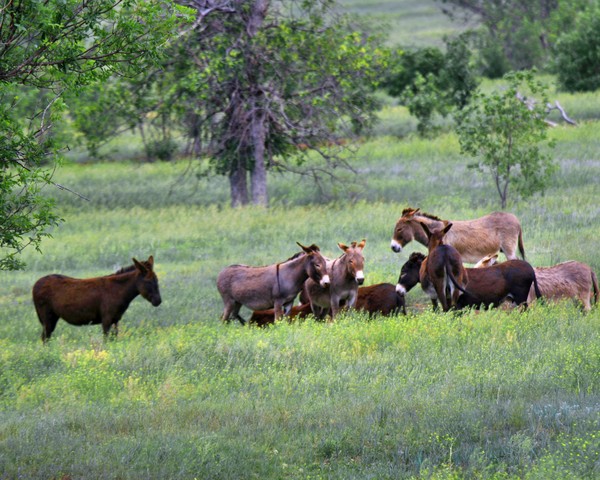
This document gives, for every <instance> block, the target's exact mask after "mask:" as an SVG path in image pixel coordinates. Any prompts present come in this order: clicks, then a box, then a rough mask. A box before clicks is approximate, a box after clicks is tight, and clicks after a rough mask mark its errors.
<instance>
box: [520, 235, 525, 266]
mask: <svg viewBox="0 0 600 480" xmlns="http://www.w3.org/2000/svg"><path fill="white" fill-rule="evenodd" d="M519 253H520V254H521V258H522V259H523V260H525V247H523V229H522V228H521V227H519Z"/></svg>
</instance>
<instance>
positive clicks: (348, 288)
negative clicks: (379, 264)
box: [304, 239, 367, 320]
mask: <svg viewBox="0 0 600 480" xmlns="http://www.w3.org/2000/svg"><path fill="white" fill-rule="evenodd" d="M366 242H367V241H366V240H364V239H363V240H362V241H361V242H360V243H358V244H357V243H356V242H352V243H351V244H350V246H349V247H348V246H347V245H344V244H343V243H338V246H339V247H340V248H341V249H342V250H343V252H344V253H343V254H342V255H341V256H340V257H338V258H336V259H335V260H333V261H330V262H328V266H327V271H328V272H329V279H330V280H331V284H330V285H329V288H323V287H322V286H321V285H319V284H317V283H316V282H314V281H311V280H307V281H306V284H305V285H304V290H305V292H306V294H307V295H308V299H309V302H310V306H311V308H312V311H313V313H314V314H315V316H316V317H317V318H321V319H322V318H325V316H326V315H327V312H328V311H330V313H331V319H332V320H334V319H335V316H336V315H337V314H338V312H339V311H340V309H341V308H342V307H344V308H353V307H354V305H355V303H356V297H357V295H358V286H359V285H362V284H363V282H364V281H365V275H364V272H363V269H364V264H365V259H364V257H363V254H362V251H363V248H364V247H365V244H366Z"/></svg>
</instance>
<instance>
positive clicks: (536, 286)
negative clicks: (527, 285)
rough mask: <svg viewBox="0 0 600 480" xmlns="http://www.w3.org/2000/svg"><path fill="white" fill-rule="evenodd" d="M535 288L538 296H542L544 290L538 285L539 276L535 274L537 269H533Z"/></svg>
mask: <svg viewBox="0 0 600 480" xmlns="http://www.w3.org/2000/svg"><path fill="white" fill-rule="evenodd" d="M532 270H533V267H532ZM533 290H534V291H535V296H536V298H542V292H540V287H539V285H538V281H537V276H536V275H535V270H533Z"/></svg>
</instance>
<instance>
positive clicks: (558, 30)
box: [437, 0, 593, 78]
mask: <svg viewBox="0 0 600 480" xmlns="http://www.w3.org/2000/svg"><path fill="white" fill-rule="evenodd" d="M437 1H438V2H439V3H440V4H442V5H443V8H444V10H445V12H446V13H447V14H448V15H450V16H451V17H452V18H462V19H464V20H472V19H473V17H474V18H475V19H477V20H478V21H479V22H480V23H481V28H480V29H477V30H476V36H475V37H474V39H475V42H474V46H475V47H476V48H477V50H478V52H479V56H478V58H479V66H480V69H481V72H482V74H483V75H486V76H488V77H490V78H500V77H501V76H502V75H504V74H505V73H507V72H508V71H510V70H523V69H530V68H532V67H538V68H546V67H548V65H549V62H550V61H551V59H552V57H553V48H554V46H555V45H556V42H557V39H558V38H559V36H560V35H561V34H563V33H564V32H570V31H573V30H575V28H576V27H575V24H574V19H575V17H576V15H577V13H578V12H580V11H581V10H583V9H585V8H586V7H587V6H588V5H590V3H592V1H593V0H592V1H590V0H571V1H569V2H557V1H555V0H543V1H519V0H510V1H504V2H497V1H495V0H437Z"/></svg>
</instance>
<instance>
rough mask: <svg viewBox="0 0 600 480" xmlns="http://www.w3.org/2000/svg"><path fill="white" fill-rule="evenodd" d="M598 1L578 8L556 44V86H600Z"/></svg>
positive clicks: (575, 89)
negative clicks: (570, 26) (589, 6)
mask: <svg viewBox="0 0 600 480" xmlns="http://www.w3.org/2000/svg"><path fill="white" fill-rule="evenodd" d="M599 31H600V3H598V2H596V4H595V6H594V7H593V8H590V9H588V10H585V11H584V12H580V13H579V15H578V16H577V20H576V23H575V28H574V29H573V30H571V31H567V32H565V33H564V34H563V35H562V36H561V37H560V38H559V41H558V43H557V45H556V72H557V74H558V82H559V84H560V86H561V87H562V88H563V89H565V90H567V91H569V92H585V91H595V90H598V89H600V35H598V32H599Z"/></svg>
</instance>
